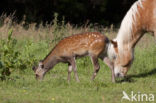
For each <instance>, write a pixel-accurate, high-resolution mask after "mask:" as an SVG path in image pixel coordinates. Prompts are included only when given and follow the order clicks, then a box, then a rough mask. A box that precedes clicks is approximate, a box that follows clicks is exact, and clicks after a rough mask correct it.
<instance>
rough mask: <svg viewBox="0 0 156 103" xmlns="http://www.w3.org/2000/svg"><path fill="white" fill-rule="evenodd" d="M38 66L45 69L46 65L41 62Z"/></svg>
mask: <svg viewBox="0 0 156 103" xmlns="http://www.w3.org/2000/svg"><path fill="white" fill-rule="evenodd" d="M38 66H39V68H42V69H43V68H44V65H43V63H42V62H41V61H40V62H39V64H38Z"/></svg>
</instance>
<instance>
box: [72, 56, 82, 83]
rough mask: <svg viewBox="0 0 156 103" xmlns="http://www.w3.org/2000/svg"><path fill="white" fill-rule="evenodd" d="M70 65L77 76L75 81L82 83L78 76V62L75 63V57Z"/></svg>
mask: <svg viewBox="0 0 156 103" xmlns="http://www.w3.org/2000/svg"><path fill="white" fill-rule="evenodd" d="M70 63H71V65H72V68H73V70H74V75H75V79H76V81H77V82H80V80H79V78H78V75H77V67H76V62H75V57H73V58H71V60H70Z"/></svg>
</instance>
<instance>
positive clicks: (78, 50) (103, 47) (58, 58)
mask: <svg viewBox="0 0 156 103" xmlns="http://www.w3.org/2000/svg"><path fill="white" fill-rule="evenodd" d="M112 43H113V44H114V46H116V44H115V43H114V42H113V41H112ZM110 44H111V43H110V40H109V39H108V38H107V37H106V36H105V35H102V34H101V33H98V32H88V33H82V34H75V35H72V36H69V37H67V38H64V39H63V40H61V41H60V42H59V43H58V44H57V45H56V46H55V47H54V48H53V49H52V51H51V52H50V53H49V54H48V55H47V56H46V57H45V58H44V60H42V61H41V62H39V64H38V66H37V67H34V68H33V70H34V72H35V75H36V79H40V80H42V79H43V77H44V75H45V73H46V72H48V71H49V70H50V69H52V68H53V67H54V66H55V65H56V64H57V63H59V62H64V63H68V66H69V67H68V81H69V80H70V74H71V72H72V69H73V71H74V75H75V78H76V81H78V82H79V78H78V75H77V68H76V62H75V59H76V58H77V57H82V56H90V57H91V61H92V63H93V66H94V73H93V76H92V80H93V79H94V78H95V76H96V74H97V72H98V71H99V69H100V66H99V63H98V58H100V59H102V60H103V61H104V62H105V63H106V64H107V65H108V66H109V68H110V69H111V72H112V82H115V79H114V70H113V64H112V62H111V61H110V60H109V59H108V57H107V49H108V47H109V46H112V45H110Z"/></svg>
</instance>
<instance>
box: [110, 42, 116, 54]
mask: <svg viewBox="0 0 156 103" xmlns="http://www.w3.org/2000/svg"><path fill="white" fill-rule="evenodd" d="M110 41H111V43H112V44H113V47H114V49H115V52H116V53H118V43H117V42H116V41H113V40H110Z"/></svg>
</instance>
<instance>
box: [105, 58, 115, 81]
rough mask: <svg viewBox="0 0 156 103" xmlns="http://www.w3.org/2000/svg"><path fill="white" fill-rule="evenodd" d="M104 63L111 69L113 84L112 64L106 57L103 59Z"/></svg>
mask: <svg viewBox="0 0 156 103" xmlns="http://www.w3.org/2000/svg"><path fill="white" fill-rule="evenodd" d="M103 61H104V63H105V64H106V65H107V66H108V67H109V68H110V69H111V72H112V82H115V75H114V64H113V63H112V62H111V61H110V59H109V58H108V57H105V58H104V59H103Z"/></svg>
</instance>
